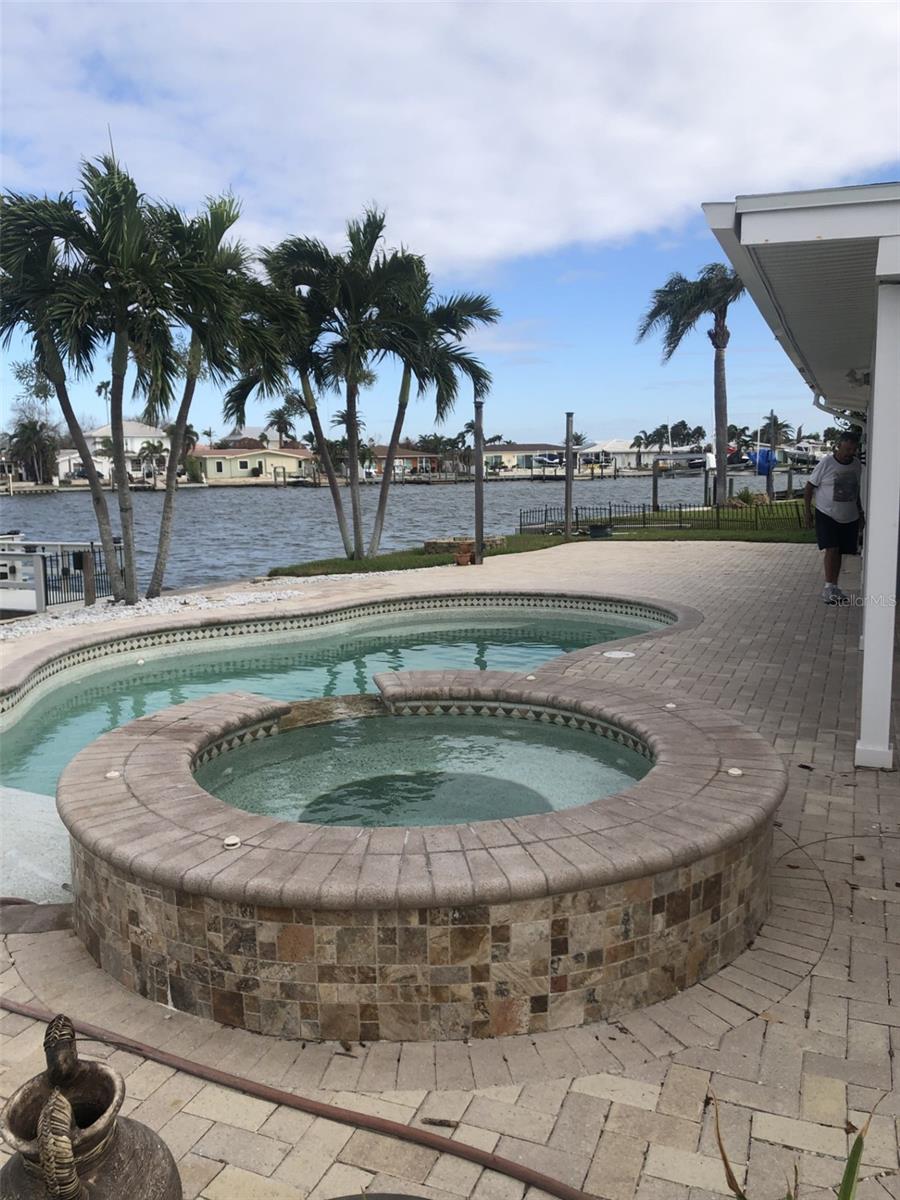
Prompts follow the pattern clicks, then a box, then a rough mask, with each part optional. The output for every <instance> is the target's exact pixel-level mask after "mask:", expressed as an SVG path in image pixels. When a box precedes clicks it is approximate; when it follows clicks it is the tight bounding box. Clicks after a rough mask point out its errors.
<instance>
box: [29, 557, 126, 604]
mask: <svg viewBox="0 0 900 1200" xmlns="http://www.w3.org/2000/svg"><path fill="white" fill-rule="evenodd" d="M116 557H117V559H118V561H119V567H120V568H121V567H122V566H123V559H122V547H121V546H116ZM41 560H42V563H43V573H44V598H45V602H46V604H47V607H48V608H49V607H50V606H51V605H53V604H70V603H72V602H74V601H76V600H84V599H85V577H86V576H88V577H89V576H90V574H91V570H92V568H93V592H94V598H96V597H99V596H111V595H112V584H111V583H110V578H109V572H108V571H107V569H106V560H105V558H104V557H103V551H102V549H101V548H100V547H99V546H95V545H94V544H93V542H92V543H91V544H90V545H89V546H87V545H86V546H84V547H82V548H79V549H76V548H75V547H65V546H62V547H60V549H59V550H49V551H44V552H43V554H42V555H41ZM88 590H90V582H88Z"/></svg>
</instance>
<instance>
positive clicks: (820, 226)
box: [736, 198, 900, 246]
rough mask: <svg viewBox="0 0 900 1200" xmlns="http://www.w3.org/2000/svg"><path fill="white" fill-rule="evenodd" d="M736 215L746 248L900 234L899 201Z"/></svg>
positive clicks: (820, 206)
mask: <svg viewBox="0 0 900 1200" xmlns="http://www.w3.org/2000/svg"><path fill="white" fill-rule="evenodd" d="M736 213H737V217H738V219H739V220H740V231H741V244H742V245H744V246H762V245H776V244H779V243H782V242H824V241H835V240H840V241H850V240H856V239H859V238H881V237H891V236H896V235H900V198H897V199H891V200H881V201H878V202H875V203H873V202H872V201H866V202H860V203H856V204H832V205H817V206H816V207H814V208H793V207H791V208H782V209H767V210H766V211H764V212H741V210H740V208H736Z"/></svg>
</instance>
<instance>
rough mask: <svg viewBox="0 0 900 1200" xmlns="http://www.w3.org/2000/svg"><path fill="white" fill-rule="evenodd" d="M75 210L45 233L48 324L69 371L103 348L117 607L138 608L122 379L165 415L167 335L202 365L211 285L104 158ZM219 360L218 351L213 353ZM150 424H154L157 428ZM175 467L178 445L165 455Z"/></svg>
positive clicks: (213, 301) (171, 349) (175, 219)
mask: <svg viewBox="0 0 900 1200" xmlns="http://www.w3.org/2000/svg"><path fill="white" fill-rule="evenodd" d="M81 184H82V192H83V202H82V206H81V207H80V208H78V207H76V206H75V204H74V202H68V201H67V202H64V203H63V204H62V206H58V207H57V209H56V210H55V212H54V217H55V218H56V219H55V220H54V222H53V224H51V226H50V228H49V229H48V233H49V234H50V235H51V237H52V239H53V244H54V245H61V246H62V247H64V254H65V263H66V267H67V272H66V274H65V276H63V277H61V279H60V283H61V284H62V285H64V286H60V287H58V288H57V290H56V292H55V294H54V296H53V298H52V305H51V308H50V316H51V320H52V324H53V328H54V332H55V336H56V338H57V339H58V343H59V345H60V346H61V348H62V349H63V351H64V353H65V355H66V356H67V357H68V359H69V360H70V362H72V363H73V364H74V365H75V367H76V368H77V369H78V370H81V371H85V372H87V371H90V370H91V369H92V367H93V361H94V357H95V354H96V351H97V350H98V349H99V348H100V347H101V346H109V347H111V359H110V362H111V380H110V391H109V401H110V426H111V434H112V441H113V473H114V477H115V480H116V485H117V494H118V503H119V516H120V521H121V529H122V552H123V557H124V563H125V571H124V576H125V579H124V599H125V601H126V603H129V604H133V603H135V601H136V600H137V571H136V555H135V540H134V509H133V502H132V497H131V493H130V491H129V488H128V469H127V460H126V452H125V436H124V425H123V397H124V391H125V377H126V374H127V372H128V369H129V366H130V365H131V364H133V365H134V366H135V368H136V380H135V388H136V390H137V391H138V392H139V393H140V394H142V395H144V396H145V398H146V401H147V410H146V411H148V412H149V411H154V412H157V413H164V412H165V410H166V408H167V406H168V403H169V400H170V398H171V393H172V385H173V381H174V379H175V376H176V374H177V370H178V348H177V344H176V341H175V337H174V332H173V331H174V329H175V328H176V327H177V328H183V327H184V326H188V327H189V328H190V329H191V330H192V332H196V333H197V334H198V337H199V338H200V341H201V344H202V345H203V346H204V347H205V349H206V353H207V357H208V358H209V357H210V354H211V347H213V346H215V340H214V329H213V327H212V324H211V323H210V325H209V327H204V326H202V325H201V324H200V323H199V322H198V321H197V318H196V312H197V310H198V308H203V307H207V308H208V309H209V310H210V311H214V310H215V308H216V306H217V303H218V290H219V288H218V285H219V280H218V278H217V277H216V276H215V275H214V273H213V272H211V271H209V270H208V269H205V268H204V267H203V266H202V265H201V264H198V262H197V260H196V256H195V255H194V254H192V253H191V252H190V250H191V247H190V245H189V244H188V243H187V241H186V240H185V239H184V238H179V237H178V236H177V233H178V229H179V228H181V229H184V228H185V222H184V221H183V219H182V218H181V217H180V214H177V213H175V212H174V210H170V209H166V208H163V207H162V206H160V205H157V204H152V203H150V202H149V201H148V200H147V199H146V197H144V196H143V195H142V194H141V193H140V192H139V191H138V189H137V186H136V184H135V182H134V180H133V179H132V178H131V176H130V175H129V174H128V173H127V172H126V171H124V170H123V169H122V168H121V167H120V166H119V164H118V162H117V161H116V160H115V158H113V157H112V156H111V155H107V156H104V157H103V158H100V159H98V160H97V161H96V162H85V163H83V164H82V170H81ZM215 354H216V357H218V356H219V355H218V348H217V347H216V350H215ZM156 423H158V422H156ZM174 450H175V456H176V458H177V455H178V452H179V450H180V446H179V445H176V446H175V447H174Z"/></svg>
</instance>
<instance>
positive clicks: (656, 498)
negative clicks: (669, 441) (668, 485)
mask: <svg viewBox="0 0 900 1200" xmlns="http://www.w3.org/2000/svg"><path fill="white" fill-rule="evenodd" d="M652 486H653V493H652V508H653V511H654V512H659V459H658V458H654V460H653V484H652Z"/></svg>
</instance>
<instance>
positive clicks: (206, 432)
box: [200, 425, 216, 446]
mask: <svg viewBox="0 0 900 1200" xmlns="http://www.w3.org/2000/svg"><path fill="white" fill-rule="evenodd" d="M200 432H201V434H202V435H203V436H204V437H205V438H206V444H207V446H211V445H212V444H213V442H214V441H215V438H216V431H215V429H213V427H212V425H210V426H208V427H207V428H206V429H201V430H200Z"/></svg>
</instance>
